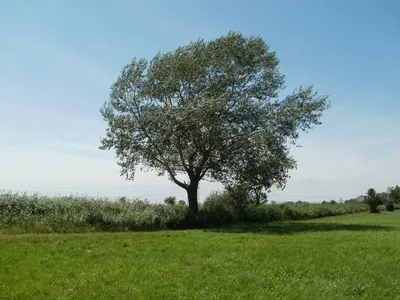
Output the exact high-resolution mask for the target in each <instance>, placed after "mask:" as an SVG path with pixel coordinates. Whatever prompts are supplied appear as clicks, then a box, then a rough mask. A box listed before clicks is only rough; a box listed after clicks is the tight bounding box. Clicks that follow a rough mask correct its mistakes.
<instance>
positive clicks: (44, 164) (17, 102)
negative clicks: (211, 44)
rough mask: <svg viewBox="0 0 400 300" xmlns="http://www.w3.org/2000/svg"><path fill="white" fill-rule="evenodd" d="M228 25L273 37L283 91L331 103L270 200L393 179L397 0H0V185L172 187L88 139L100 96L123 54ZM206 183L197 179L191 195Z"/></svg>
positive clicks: (140, 192)
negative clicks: (126, 170) (300, 91)
mask: <svg viewBox="0 0 400 300" xmlns="http://www.w3.org/2000/svg"><path fill="white" fill-rule="evenodd" d="M229 30H234V31H240V32H242V33H244V34H246V35H250V34H253V35H261V36H262V37H263V38H264V40H265V41H266V42H267V43H268V44H269V45H270V47H271V49H272V50H276V51H277V55H278V57H279V59H280V61H281V64H280V69H281V71H282V72H283V73H284V74H285V75H286V85H287V89H286V90H285V93H290V92H292V91H293V89H295V88H297V87H298V86H300V85H303V86H306V85H309V84H314V86H315V88H316V89H317V90H318V91H319V92H320V93H321V94H328V95H329V97H330V98H329V99H330V101H331V104H332V107H331V109H330V110H329V111H328V112H327V113H326V114H325V116H324V118H323V120H322V121H323V125H322V126H319V127H317V128H316V129H314V130H313V131H312V132H310V133H308V134H303V135H301V138H300V143H301V144H302V145H303V148H300V149H294V150H293V154H294V156H295V157H296V158H297V159H298V168H297V170H293V171H292V172H291V176H292V177H291V179H290V180H289V181H288V184H287V187H286V190H285V191H276V190H273V191H272V193H271V195H270V200H275V201H291V200H308V201H322V200H329V199H337V200H338V199H340V198H341V197H342V198H343V199H347V198H349V197H353V196H357V195H359V194H363V193H364V192H365V191H366V190H367V189H368V188H369V187H374V188H376V189H377V190H385V189H386V187H387V186H388V185H395V184H400V172H399V171H398V170H400V138H399V134H398V133H399V132H400V122H399V121H398V120H399V116H400V105H399V103H400V99H399V96H398V91H399V87H400V72H399V70H400V56H399V53H400V2H398V1H396V0H393V1H390V0H386V1H378V0H376V1H371V0H362V1H361V0H352V1H347V0H346V1H345V0H330V1H328V0H302V1H292V0H291V1H289V0H279V1H278V0H276V1H256V0H254V1H249V2H247V1H222V0H220V1H211V0H206V1H204V0H203V1H184V0H181V1H172V0H171V1H123V0H120V1H117V0H116V1H105V0H102V1H92V0H88V1H77V0H53V1H50V0H41V1H29V0H26V1H22V0H15V1H3V3H2V4H1V10H0V37H1V44H2V46H1V50H0V51H1V52H0V54H1V55H0V65H1V68H0V189H7V190H13V191H28V192H35V191H37V192H40V193H44V194H49V195H54V194H71V193H73V194H75V193H78V194H88V195H92V196H97V195H99V196H110V197H116V196H119V195H125V196H130V197H133V196H142V197H147V198H149V199H154V200H157V201H160V200H162V199H163V198H164V197H165V196H167V195H170V194H173V195H176V196H178V197H179V198H182V199H184V198H185V193H184V191H183V190H181V189H180V188H178V187H176V186H175V185H174V184H173V183H171V182H169V181H168V180H167V179H166V178H159V177H156V176H155V175H153V174H152V173H142V172H138V174H137V178H136V180H135V181H134V182H127V181H125V180H124V178H122V177H120V176H119V169H118V166H117V164H116V160H115V158H114V155H113V153H112V152H105V151H100V150H98V146H99V140H100V137H101V136H103V135H104V132H105V124H104V122H103V120H102V119H101V116H100V113H99V108H100V107H101V105H102V104H103V102H104V101H106V100H107V98H108V94H109V88H110V86H111V84H112V83H113V82H114V81H115V79H116V78H117V76H118V74H119V72H120V70H121V68H122V67H123V65H124V64H126V63H127V62H129V61H130V60H131V59H132V58H133V57H145V58H151V57H152V56H153V55H154V54H156V53H157V52H159V51H161V52H164V51H169V50H173V49H175V48H176V47H178V46H181V45H184V44H186V43H188V42H190V41H192V40H196V39H198V38H204V39H206V40H208V39H212V38H215V37H218V36H221V35H223V34H225V33H227V32H228V31H229ZM218 188H220V186H219V185H218V184H210V183H203V184H201V186H200V190H199V194H200V198H201V199H203V198H204V197H205V196H206V195H207V194H208V193H209V192H210V191H211V190H214V189H218Z"/></svg>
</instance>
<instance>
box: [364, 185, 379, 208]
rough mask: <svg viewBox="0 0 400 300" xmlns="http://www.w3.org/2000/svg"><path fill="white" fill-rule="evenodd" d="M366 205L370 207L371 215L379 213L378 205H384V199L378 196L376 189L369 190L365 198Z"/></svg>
mask: <svg viewBox="0 0 400 300" xmlns="http://www.w3.org/2000/svg"><path fill="white" fill-rule="evenodd" d="M364 201H365V203H367V204H368V205H369V208H370V211H371V213H379V211H378V205H380V204H382V199H381V198H379V196H378V195H377V194H376V191H375V190H374V189H372V188H371V189H369V190H368V191H367V195H366V196H365V200H364Z"/></svg>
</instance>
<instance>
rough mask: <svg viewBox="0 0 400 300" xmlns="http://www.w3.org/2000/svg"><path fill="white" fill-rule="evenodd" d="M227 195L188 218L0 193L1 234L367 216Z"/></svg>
mask: <svg viewBox="0 0 400 300" xmlns="http://www.w3.org/2000/svg"><path fill="white" fill-rule="evenodd" d="M232 193H233V191H232V190H231V191H224V192H214V193H211V194H210V195H209V196H208V197H207V198H206V200H205V202H204V204H203V205H202V206H201V207H200V212H199V214H198V215H189V212H188V208H187V205H163V204H151V203H149V202H146V201H142V200H128V199H126V198H125V199H124V200H123V201H120V200H119V201H109V200H107V199H93V198H83V197H58V198H50V197H46V196H40V195H27V194H12V193H1V192H0V228H1V229H6V230H9V231H13V232H19V233H24V232H37V233H42V232H43V233H44V232H59V233H67V232H85V231H86V232H87V231H140V230H160V229H187V228H203V227H212V226H222V225H226V224H233V223H237V222H274V221H283V220H305V219H311V218H320V217H325V216H334V215H341V214H348V213H356V212H361V211H367V210H368V206H367V205H366V204H363V203H344V204H329V203H327V204H311V203H305V202H299V203H282V204H255V203H251V202H250V203H248V202H247V199H246V198H245V197H243V194H240V193H238V194H236V195H233V194H232ZM239 195H241V197H239ZM181 204H182V203H181ZM183 204H184V203H183Z"/></svg>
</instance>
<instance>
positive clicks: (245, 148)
mask: <svg viewBox="0 0 400 300" xmlns="http://www.w3.org/2000/svg"><path fill="white" fill-rule="evenodd" d="M278 63H279V60H278V58H277V56H276V54H275V52H272V51H270V50H269V47H268V45H267V44H266V43H265V42H264V41H263V39H262V38H261V37H254V36H250V37H244V36H243V35H242V34H240V33H234V32H230V33H228V34H227V35H225V36H222V37H220V38H217V39H215V40H212V41H209V42H205V41H204V40H197V41H196V42H191V43H190V44H188V45H186V46H183V47H179V48H178V49H176V50H175V51H172V52H168V53H165V54H157V55H156V56H155V57H154V58H153V59H152V60H151V61H150V62H148V61H147V60H145V59H140V60H137V59H136V58H134V59H133V60H132V61H131V63H129V64H128V65H126V66H125V67H124V68H123V70H122V72H121V74H120V76H119V77H118V79H117V80H116V82H115V83H114V84H113V85H112V87H111V93H110V99H109V100H108V101H107V102H106V103H105V104H104V106H103V108H102V109H101V114H102V116H103V118H104V120H105V121H106V122H107V124H108V128H107V133H106V137H105V138H103V139H102V141H101V144H102V145H101V147H100V149H103V150H110V149H113V150H115V152H116V155H117V157H118V159H119V162H118V164H119V165H120V167H121V175H125V176H126V178H127V179H130V180H133V179H134V175H135V170H136V166H137V165H141V167H143V168H146V169H150V170H155V171H157V172H158V174H159V175H163V174H165V173H167V175H168V176H169V178H170V180H171V181H173V182H174V183H175V184H177V185H178V186H179V187H181V188H183V189H185V190H186V192H187V195H188V203H189V210H190V211H191V212H192V213H197V211H198V198H197V190H198V186H199V182H200V181H201V180H203V179H208V180H211V181H217V182H221V183H222V184H224V185H225V186H230V185H232V186H235V185H246V186H250V187H252V188H255V189H257V190H269V189H270V188H271V187H272V186H273V185H275V186H276V187H278V188H282V189H283V188H284V187H285V184H286V181H287V178H288V172H289V170H291V169H293V168H295V166H296V161H295V160H294V158H293V157H292V156H291V155H290V153H289V149H290V146H291V145H292V144H296V141H297V139H298V137H299V133H300V132H301V131H305V132H307V131H308V130H309V129H311V128H312V127H313V126H314V125H319V124H321V122H320V119H321V117H322V114H323V112H324V111H325V110H326V109H327V108H328V107H329V103H328V101H327V97H326V96H319V95H318V94H317V93H316V92H315V91H314V89H313V87H312V86H310V87H307V88H302V87H300V88H299V89H298V90H296V91H294V92H293V94H291V95H289V96H287V97H286V98H284V99H283V100H280V99H279V98H278V95H279V92H280V91H281V90H282V89H283V88H284V76H283V75H282V74H281V73H280V72H279V69H278ZM178 175H182V176H184V177H185V178H186V180H184V179H180V178H179V177H178Z"/></svg>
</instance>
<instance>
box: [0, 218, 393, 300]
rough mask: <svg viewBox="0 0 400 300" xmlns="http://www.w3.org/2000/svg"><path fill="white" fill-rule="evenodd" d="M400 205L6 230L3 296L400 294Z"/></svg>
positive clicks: (0, 248) (0, 277) (1, 251)
mask: <svg viewBox="0 0 400 300" xmlns="http://www.w3.org/2000/svg"><path fill="white" fill-rule="evenodd" d="M399 245H400V211H395V212H382V213H380V214H370V213H357V214H352V215H344V216H334V217H327V218H321V219H316V220H306V221H295V222H291V221H284V222H275V223H270V224H256V223H253V224H251V223H241V224H235V225H230V226H225V227H223V228H217V229H215V228H214V229H197V230H170V231H166V230H164V231H156V232H126V233H80V234H54V233H53V234H24V235H12V234H2V235H0V266H1V268H0V299H296V300H298V299H400V298H399V297H400V268H399V265H400V249H399Z"/></svg>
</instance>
